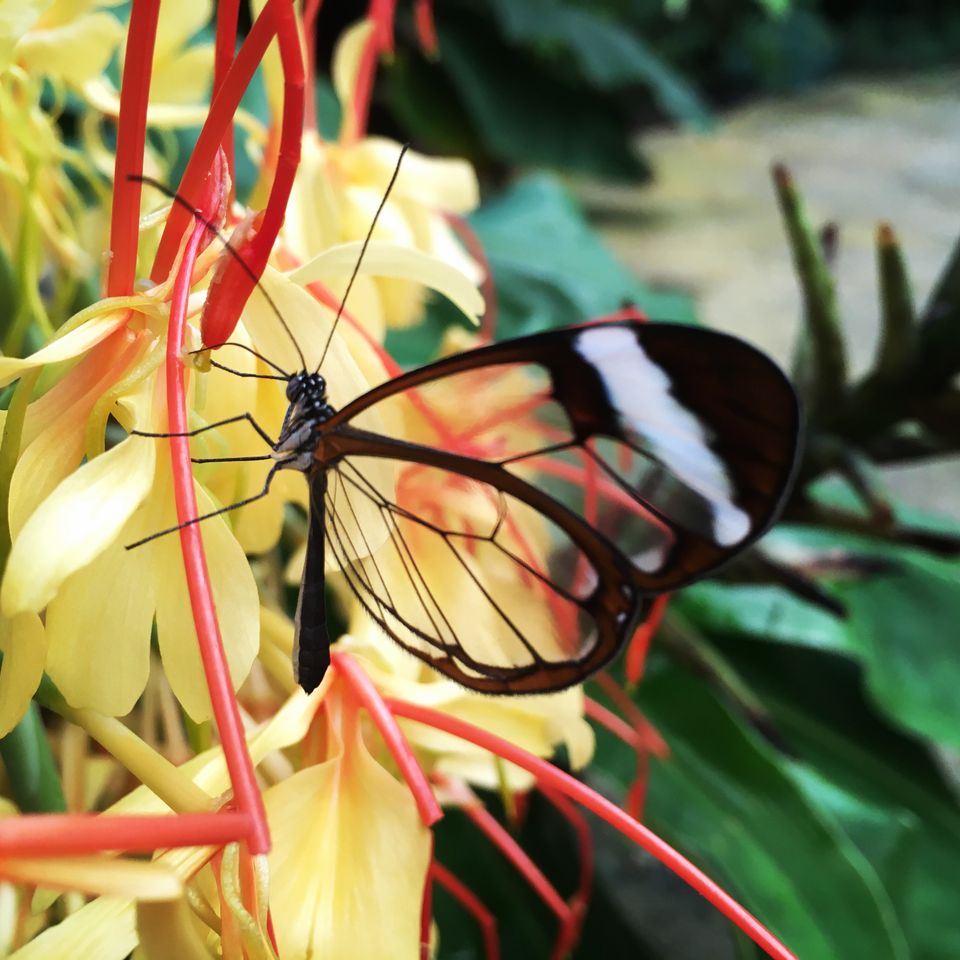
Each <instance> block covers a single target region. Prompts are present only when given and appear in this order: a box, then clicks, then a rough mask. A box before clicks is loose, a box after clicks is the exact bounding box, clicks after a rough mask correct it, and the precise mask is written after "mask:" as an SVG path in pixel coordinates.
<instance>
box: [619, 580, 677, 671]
mask: <svg viewBox="0 0 960 960" xmlns="http://www.w3.org/2000/svg"><path fill="white" fill-rule="evenodd" d="M669 602H670V594H669V593H661V594H660V596H659V597H657V598H656V599H655V600H654V601H653V607H652V608H651V610H650V615H649V616H648V617H647V619H646V620H644V622H643V623H641V624H640V626H639V627H637V630H636V633H634V635H633V639H632V640H631V641H630V644H629V646H628V647H627V656H626V665H625V671H626V675H627V683H629V684H632V685H634V686H635V685H636V684H638V683H639V682H640V680H641V678H642V677H643V668H644V666H645V665H646V662H647V653H648V652H649V650H650V642H651V641H652V640H653V637H654V634H655V633H656V632H657V630H658V629H659V627H660V621H661V620H663V615H664V613H666V610H667V604H668V603H669Z"/></svg>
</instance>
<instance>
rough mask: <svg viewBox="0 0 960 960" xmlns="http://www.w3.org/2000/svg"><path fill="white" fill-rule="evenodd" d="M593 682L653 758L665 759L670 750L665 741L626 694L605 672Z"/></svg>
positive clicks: (596, 675) (597, 675)
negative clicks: (624, 719) (620, 714)
mask: <svg viewBox="0 0 960 960" xmlns="http://www.w3.org/2000/svg"><path fill="white" fill-rule="evenodd" d="M593 679H594V681H596V684H597V686H598V687H600V689H601V690H602V691H603V692H604V693H605V694H606V695H607V696H608V697H609V698H610V700H611V701H612V702H613V705H614V706H615V707H616V708H617V709H618V710H619V711H620V712H621V713H622V714H623V716H624V717H625V718H626V721H627V723H629V724H630V726H631V727H632V728H633V730H634V732H635V734H636V735H637V736H638V737H639V739H640V742H641V743H642V744H643V746H644V747H645V748H646V749H647V750H649V751H650V752H651V753H652V754H653V755H654V756H657V757H666V756H669V754H670V748H669V747H668V746H667V744H666V741H664V739H663V737H661V736H660V734H659V733H658V732H657V728H656V727H655V726H654V725H653V724H652V723H651V722H650V721H649V720H648V719H647V718H646V717H645V716H644V715H643V713H642V712H641V710H640V708H639V707H638V706H637V705H636V704H635V703H634V702H633V701H632V700H631V699H630V696H629V695H628V694H627V692H626V691H625V690H624V689H623V688H622V687H621V686H620V684H619V683H617V681H616V680H615V679H614V678H613V677H612V676H610V674H609V673H607V672H606V671H605V670H601V671H600V672H599V673H597V674H594V676H593Z"/></svg>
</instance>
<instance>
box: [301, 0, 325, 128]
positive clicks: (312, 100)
mask: <svg viewBox="0 0 960 960" xmlns="http://www.w3.org/2000/svg"><path fill="white" fill-rule="evenodd" d="M320 3H321V0H306V2H305V3H304V5H303V34H304V39H305V40H306V44H307V62H306V80H307V86H306V91H305V93H306V98H305V101H304V118H303V125H304V127H305V128H306V129H307V130H310V131H311V132H312V133H316V130H317V15H318V14H319V13H320Z"/></svg>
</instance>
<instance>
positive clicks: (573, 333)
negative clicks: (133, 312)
mask: <svg viewBox="0 0 960 960" xmlns="http://www.w3.org/2000/svg"><path fill="white" fill-rule="evenodd" d="M388 192H389V191H388ZM384 199H386V197H385V198H384ZM381 208H382V205H381ZM374 222H375V221H374ZM368 239H369V236H368ZM361 256H362V254H361ZM355 275H356V270H355V271H354V276H355ZM351 282H352V280H351ZM347 289H348V291H349V284H348V288H347ZM344 299H346V296H345V297H344ZM280 319H281V322H282V318H280ZM337 319H339V313H338V316H337ZM335 327H336V320H335V321H334V327H333V328H331V332H330V335H329V337H328V340H327V346H329V343H330V338H332V336H333V329H334V328H335ZM245 349H249V348H245ZM298 351H299V348H298ZM325 354H326V350H324V355H325ZM301 357H302V354H301ZM264 359H265V358H264ZM267 362H268V363H269V361H267ZM321 363H322V361H321ZM271 366H274V369H275V370H277V371H279V375H276V376H274V377H273V379H277V380H282V381H285V390H286V399H287V402H288V408H287V411H286V415H285V417H284V420H283V423H282V426H281V428H280V433H279V437H278V438H277V439H276V440H273V439H272V438H269V437H268V438H267V439H268V440H269V442H270V444H271V452H270V457H271V458H272V460H273V463H272V466H271V468H270V471H269V473H268V475H267V480H266V483H265V485H264V490H263V493H261V494H258V495H257V496H256V497H251V498H248V499H247V500H245V501H241V502H240V503H238V504H233V505H230V507H227V508H224V509H234V508H236V507H237V506H240V505H242V504H243V503H246V502H249V501H250V500H253V499H257V498H258V497H259V496H262V495H265V493H266V492H267V490H268V489H269V485H270V481H271V479H272V477H273V476H274V475H275V474H276V473H277V472H278V471H280V470H290V469H292V470H297V471H300V472H302V473H303V474H304V476H305V477H306V479H307V483H308V485H309V524H308V533H307V544H306V554H305V562H304V568H303V577H302V583H301V587H300V594H299V601H298V605H297V612H296V619H295V624H296V641H295V646H294V673H295V676H296V678H297V680H298V682H299V683H300V685H301V686H302V687H303V689H304V690H306V691H308V692H309V691H311V690H313V689H314V688H315V687H316V686H317V685H318V684H319V683H320V682H321V680H322V679H323V676H324V674H325V673H326V671H327V669H328V667H329V664H330V647H331V642H332V639H333V638H332V637H331V635H330V630H329V627H328V622H327V609H326V589H325V574H326V568H327V561H328V559H329V560H331V561H332V564H331V566H333V567H336V568H337V569H339V571H340V574H341V575H342V578H343V581H344V583H345V584H346V585H347V586H348V588H349V590H350V591H351V592H352V594H353V595H354V596H355V597H356V599H357V601H358V602H359V604H360V605H361V606H362V607H363V608H364V609H365V610H366V613H367V614H368V615H369V616H370V617H371V618H372V620H373V621H374V622H375V623H377V624H378V625H379V627H380V628H381V629H382V630H383V631H384V632H385V633H386V634H387V635H389V636H390V637H391V638H392V639H393V640H394V641H396V642H397V643H398V644H399V645H400V646H401V647H403V648H404V649H405V650H407V651H408V652H409V653H411V654H413V655H414V656H415V657H418V658H419V659H420V660H422V661H424V662H426V663H427V664H429V665H430V666H431V667H433V668H434V669H435V670H437V671H439V672H440V673H441V674H443V675H444V676H446V677H448V678H450V679H452V680H454V681H456V682H457V683H459V684H462V685H463V686H466V687H468V688H470V689H473V690H477V691H481V692H484V693H490V694H524V693H549V692H553V691H558V690H562V689H564V688H566V687H569V686H572V685H574V684H578V683H581V682H582V681H583V680H585V679H586V678H587V677H588V676H589V675H590V674H592V673H593V672H595V671H596V670H598V669H600V668H601V667H602V666H604V665H605V664H606V663H608V662H609V661H610V660H611V659H612V658H613V657H615V656H616V654H617V653H618V651H619V650H621V649H622V648H623V647H624V645H625V644H626V643H627V642H628V641H629V639H630V638H631V636H632V635H633V633H634V631H635V630H636V628H637V626H638V625H639V624H640V623H641V622H642V620H643V618H644V616H645V614H646V612H647V611H648V610H649V607H650V605H651V603H652V600H653V599H654V598H655V597H656V596H657V595H659V594H662V593H664V592H668V591H672V590H674V589H676V588H678V587H681V586H683V585H685V584H689V583H691V582H693V581H694V580H696V579H698V578H701V577H703V576H704V575H706V574H708V573H709V572H710V571H712V570H714V569H716V568H717V567H718V566H720V565H721V564H723V563H726V562H727V561H729V560H730V559H731V558H732V557H734V556H736V555H737V554H738V553H740V552H741V551H743V550H744V549H745V548H746V547H748V546H749V545H750V544H751V543H752V542H753V541H754V540H756V539H757V537H759V536H760V535H761V534H762V533H763V532H764V531H765V530H766V529H767V528H768V527H769V526H770V524H771V523H772V522H773V521H774V519H775V518H776V516H777V514H778V511H779V509H780V507H781V505H782V503H783V501H784V499H785V497H786V495H787V493H788V491H789V489H790V486H791V481H792V478H793V476H794V473H795V469H796V464H797V453H798V447H799V442H800V433H801V428H800V423H801V420H800V411H799V407H798V401H797V398H796V395H795V393H794V391H793V388H792V387H791V385H790V383H789V381H788V379H787V378H786V376H785V375H784V374H783V372H782V371H781V370H780V369H779V367H778V366H777V365H776V364H775V363H774V362H773V361H772V360H771V359H770V358H768V357H767V356H766V355H765V354H763V353H762V352H760V351H759V350H757V349H755V348H754V347H752V346H750V345H748V344H747V343H745V342H744V341H742V340H739V339H737V338H736V337H733V336H730V335H728V334H725V333H720V332H717V331H713V330H708V329H705V328H700V327H685V326H679V325H675V324H664V323H654V322H641V321H639V320H635V319H609V320H606V321H601V322H596V323H591V324H586V325H583V326H577V327H569V328H561V329H554V330H548V331H546V332H542V333H537V334H534V335H532V336H527V337H523V338H520V339H516V340H509V341H504V342H498V343H492V344H489V345H486V346H481V347H478V348H475V349H471V350H467V351H465V352H462V353H458V354H453V355H450V356H446V357H443V358H442V359H440V360H437V361H436V362H434V363H430V364H428V365H426V366H424V367H421V368H419V369H415V370H412V371H410V372H407V373H403V374H401V375H400V376H397V377H395V378H394V379H391V380H388V381H386V382H384V383H382V384H380V385H379V386H375V387H373V388H372V389H370V390H369V391H368V392H367V393H364V394H363V395H361V396H359V397H357V398H355V399H353V400H351V401H349V402H347V403H346V404H345V405H343V406H342V407H340V408H339V409H338V408H336V407H335V406H334V405H333V404H332V403H331V402H330V397H329V390H328V384H327V380H326V379H325V377H324V376H323V375H322V374H321V373H320V372H319V366H318V368H317V369H316V370H309V369H307V366H306V364H304V365H303V369H301V370H300V371H299V372H295V373H293V374H288V373H286V372H284V371H282V370H280V368H279V367H276V366H275V365H273V364H271ZM227 369H229V368H227ZM213 426H216V425H213ZM405 427H407V428H410V427H412V428H413V429H408V430H405V429H404V428H405ZM258 429H259V428H258ZM410 434H412V435H414V436H416V437H419V438H420V439H419V440H413V439H410V438H409V435H410ZM217 512H218V513H219V512H223V511H217ZM197 519H198V520H201V519H205V517H200V518H197ZM174 529H175V528H174ZM165 532H167V531H161V534H162V533H165ZM156 535H160V534H156ZM148 539H152V538H148ZM131 546H133V545H131Z"/></svg>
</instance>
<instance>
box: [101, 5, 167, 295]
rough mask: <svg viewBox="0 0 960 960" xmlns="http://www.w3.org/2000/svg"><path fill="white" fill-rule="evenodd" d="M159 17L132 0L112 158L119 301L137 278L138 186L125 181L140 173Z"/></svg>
mask: <svg viewBox="0 0 960 960" xmlns="http://www.w3.org/2000/svg"><path fill="white" fill-rule="evenodd" d="M159 16H160V0H133V7H132V9H131V11H130V29H129V31H128V33H127V51H128V53H129V54H132V55H131V56H127V57H125V58H124V61H123V79H122V80H121V83H120V116H119V119H118V123H117V152H116V157H115V160H114V166H113V209H112V210H111V213H110V263H109V267H108V269H107V296H108V297H121V296H124V295H126V294H128V293H132V292H133V284H134V281H135V280H136V278H137V242H138V240H139V228H140V193H141V188H142V184H141V183H140V181H139V180H131V179H129V178H130V177H131V176H134V177H137V176H139V175H140V174H141V173H143V151H144V145H145V143H146V132H147V101H148V99H149V96H150V75H151V69H152V67H153V48H154V44H155V41H156V38H157V19H158V18H159Z"/></svg>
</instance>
